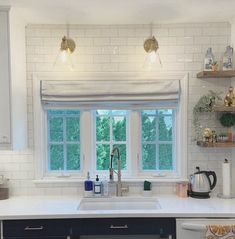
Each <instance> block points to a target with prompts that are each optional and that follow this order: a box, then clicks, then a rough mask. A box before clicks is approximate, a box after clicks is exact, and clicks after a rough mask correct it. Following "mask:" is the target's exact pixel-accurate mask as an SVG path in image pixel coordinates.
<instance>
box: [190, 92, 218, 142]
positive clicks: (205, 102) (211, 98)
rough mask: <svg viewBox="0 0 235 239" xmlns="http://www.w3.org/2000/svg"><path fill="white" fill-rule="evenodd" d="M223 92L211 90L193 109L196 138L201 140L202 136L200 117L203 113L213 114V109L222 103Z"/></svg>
mask: <svg viewBox="0 0 235 239" xmlns="http://www.w3.org/2000/svg"><path fill="white" fill-rule="evenodd" d="M220 94H222V92H214V91H212V90H209V93H208V94H206V95H203V96H202V97H201V98H200V99H199V100H198V102H197V104H196V105H195V106H194V107H193V125H194V127H195V133H196V137H197V138H199V134H200V123H199V118H198V115H199V114H200V113H203V112H212V111H213V107H214V106H215V104H216V103H217V101H221V100H222V98H221V97H220Z"/></svg>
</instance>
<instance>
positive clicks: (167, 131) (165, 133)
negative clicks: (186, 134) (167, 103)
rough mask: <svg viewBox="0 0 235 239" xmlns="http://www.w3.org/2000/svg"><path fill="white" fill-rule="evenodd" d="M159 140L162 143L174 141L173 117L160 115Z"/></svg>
mask: <svg viewBox="0 0 235 239" xmlns="http://www.w3.org/2000/svg"><path fill="white" fill-rule="evenodd" d="M159 140H162V141H171V140H172V117H171V116H163V115H160V117H159Z"/></svg>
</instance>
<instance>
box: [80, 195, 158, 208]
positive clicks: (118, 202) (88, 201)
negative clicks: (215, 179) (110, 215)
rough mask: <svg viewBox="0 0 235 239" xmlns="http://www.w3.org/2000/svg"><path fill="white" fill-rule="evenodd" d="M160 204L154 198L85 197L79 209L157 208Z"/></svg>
mask: <svg viewBox="0 0 235 239" xmlns="http://www.w3.org/2000/svg"><path fill="white" fill-rule="evenodd" d="M160 208H161V207H160V204H159V202H158V201H157V199H154V198H144V197H143V198H141V197H136V198H133V197H110V198H83V199H82V200H81V203H80V204H79V206H78V210H157V209H160Z"/></svg>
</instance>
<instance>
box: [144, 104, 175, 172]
mask: <svg viewBox="0 0 235 239" xmlns="http://www.w3.org/2000/svg"><path fill="white" fill-rule="evenodd" d="M141 120H142V121H141V126H142V157H141V158H142V160H141V162H142V165H141V169H142V170H146V171H147V170H149V171H155V170H156V171H162V170H168V171H172V170H174V168H175V157H173V156H174V151H175V149H174V148H175V147H174V146H175V110H174V109H154V110H143V111H142V112H141Z"/></svg>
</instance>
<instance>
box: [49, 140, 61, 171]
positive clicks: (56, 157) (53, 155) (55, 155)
mask: <svg viewBox="0 0 235 239" xmlns="http://www.w3.org/2000/svg"><path fill="white" fill-rule="evenodd" d="M49 150H50V165H49V167H50V170H63V169H64V147H63V145H62V144H59V145H55V144H52V145H50V149H49Z"/></svg>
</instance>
